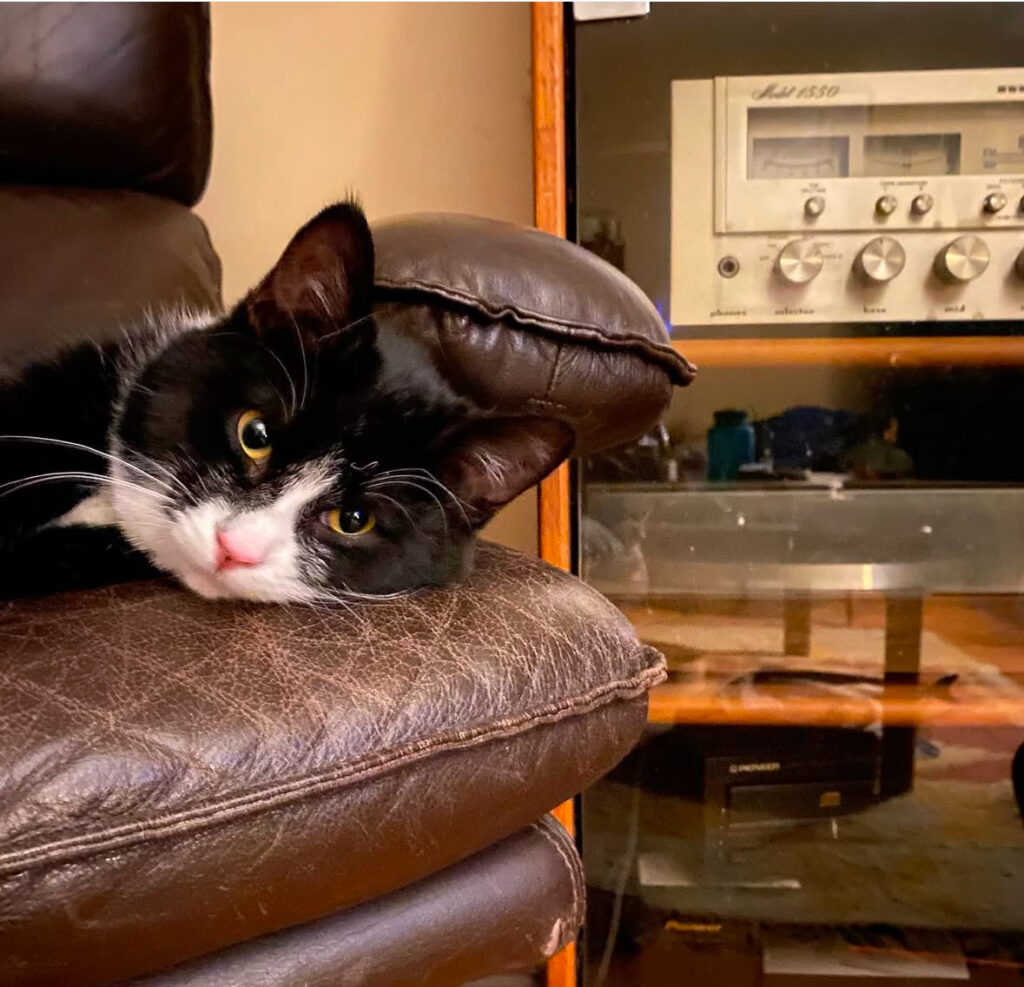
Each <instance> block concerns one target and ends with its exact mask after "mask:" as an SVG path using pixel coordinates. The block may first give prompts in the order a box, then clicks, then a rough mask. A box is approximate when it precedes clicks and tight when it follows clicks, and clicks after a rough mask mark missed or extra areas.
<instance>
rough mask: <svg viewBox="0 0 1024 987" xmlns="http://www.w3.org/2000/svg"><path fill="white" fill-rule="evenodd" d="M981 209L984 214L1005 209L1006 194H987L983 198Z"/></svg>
mask: <svg viewBox="0 0 1024 987" xmlns="http://www.w3.org/2000/svg"><path fill="white" fill-rule="evenodd" d="M981 208H982V209H984V210H985V212H999V210H1000V209H1005V208H1006V193H1005V192H989V194H988V195H986V196H985V201H984V202H982V204H981Z"/></svg>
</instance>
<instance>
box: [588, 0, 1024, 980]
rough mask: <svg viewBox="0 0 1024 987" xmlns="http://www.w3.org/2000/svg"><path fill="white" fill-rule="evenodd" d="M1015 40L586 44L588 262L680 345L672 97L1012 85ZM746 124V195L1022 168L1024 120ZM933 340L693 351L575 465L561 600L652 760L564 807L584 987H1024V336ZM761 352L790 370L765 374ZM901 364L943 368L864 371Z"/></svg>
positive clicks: (703, 8)
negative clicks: (957, 77)
mask: <svg viewBox="0 0 1024 987" xmlns="http://www.w3.org/2000/svg"><path fill="white" fill-rule="evenodd" d="M1008 9H1009V8H1008V7H1006V6H1005V5H986V4H971V5H969V4H934V5H927V4H926V5H925V6H924V7H919V8H915V13H916V14H917V16H916V17H915V21H914V25H915V26H914V32H913V33H914V42H913V44H906V45H904V44H895V45H887V44H882V43H881V42H880V41H879V39H885V38H890V39H891V38H900V37H907V33H906V32H907V20H906V8H905V7H901V6H900V5H898V4H877V5H864V4H817V5H814V4H810V5H807V4H804V5H793V6H792V9H790V8H788V7H786V6H785V5H782V7H779V6H778V5H775V6H773V5H767V4H748V5H743V6H742V9H740V8H736V7H735V5H726V4H660V5H659V4H653V5H652V10H651V14H650V15H649V16H648V17H644V18H634V19H631V20H629V21H608V22H603V23H598V24H587V25H580V26H579V27H578V28H577V32H576V40H577V44H576V51H575V61H574V69H575V79H576V86H577V89H576V105H575V111H576V122H577V127H576V135H577V147H576V169H577V175H578V186H577V188H576V190H575V191H576V193H577V200H576V201H577V203H578V207H579V217H580V225H579V238H580V239H581V240H582V241H583V242H584V243H585V245H587V246H588V247H590V248H591V249H593V250H594V252H595V253H598V254H600V256H602V257H604V258H605V259H606V260H608V261H609V262H610V263H612V264H614V265H615V266H617V267H619V268H621V269H622V270H624V271H625V273H626V274H627V275H629V276H630V277H631V278H633V280H634V281H636V282H637V283H638V284H639V285H640V286H641V288H642V289H643V290H644V291H645V292H646V293H647V294H648V295H649V296H650V298H651V299H652V301H653V302H654V303H655V305H657V306H658V307H659V309H660V310H661V311H662V312H663V313H666V314H667V313H668V311H669V306H668V300H669V298H670V284H671V278H670V272H671V265H670V231H671V222H670V217H671V210H672V199H671V175H672V170H671V169H672V142H671V140H670V132H671V131H670V121H671V85H672V82H673V81H674V80H680V79H693V80H711V79H714V78H716V77H718V78H721V77H730V76H750V75H756V76H765V77H769V76H771V77H778V78H785V77H786V75H787V74H789V75H808V74H813V73H821V74H823V75H825V74H828V73H833V72H860V71H870V72H884V71H900V70H930V69H936V68H943V67H944V66H948V67H949V68H957V69H967V68H982V67H990V68H1000V67H1005V66H1013V65H1019V64H1020V63H1021V52H1024V19H1022V18H1020V17H1016V18H1014V17H1010V16H1008V14H1007V11H1008ZM1001 78H1003V77H1002V76H1001ZM1015 81H1016V82H1018V83H1019V86H1013V85H1012V84H1013V83H1014V82H1015ZM1005 82H1006V89H1007V92H1011V91H1017V90H1018V89H1019V90H1020V91H1024V71H1013V70H1010V71H1008V72H1007V73H1006V74H1005ZM707 91H708V93H709V99H710V98H711V96H710V94H711V84H710V83H708V88H707ZM944 92H949V95H942V93H944ZM939 93H940V98H942V99H950V98H953V95H954V94H953V93H952V92H950V91H949V90H948V88H947V89H946V90H943V89H942V88H941V85H940V88H939ZM712 117H713V113H712V112H711V104H709V105H708V116H707V119H708V121H712ZM748 125H749V126H748V135H747V136H748V143H747V158H748V160H747V167H748V173H749V176H750V177H751V178H764V179H779V178H787V177H792V178H795V179H800V178H820V177H823V176H831V177H842V176H848V177H851V178H856V177H866V176H872V177H875V176H882V177H885V176H889V175H891V176H892V177H893V178H894V179H897V180H898V179H905V180H906V181H905V182H904V183H902V184H901V183H899V182H897V184H898V185H899V188H901V189H902V188H903V185H906V187H907V188H908V189H909V188H912V187H914V186H915V185H916V184H917V183H916V182H915V179H916V178H917V176H920V175H943V174H946V175H956V174H960V175H971V174H974V175H989V174H1004V173H1009V172H1013V173H1021V172H1022V171H1024V102H1017V103H1008V104H997V103H992V104H990V103H977V104H952V103H948V104H947V103H942V104H937V105H936V104H932V105H930V106H928V107H924V108H923V107H913V106H889V107H882V108H878V109H871V108H869V107H866V106H854V107H845V108H842V107H840V108H830V107H822V106H814V107H808V108H806V109H804V108H799V107H795V108H779V107H776V106H760V107H758V108H756V109H755V110H754V111H753V112H751V114H750V116H749V117H748ZM695 126H696V124H695ZM709 126H713V122H710V123H709ZM982 134H984V135H985V138H984V140H982V139H979V137H978V135H982ZM705 136H706V135H705ZM705 143H706V142H705ZM694 146H695V147H696V148H700V147H703V146H705V144H701V142H700V141H698V140H695V141H694ZM701 160H703V158H702V159H701ZM713 164H714V160H713V154H711V153H709V154H708V155H707V167H706V168H705V169H704V171H703V172H701V173H700V174H701V175H703V176H704V177H703V178H701V179H700V181H706V183H707V187H706V188H705V187H701V186H700V185H699V184H697V183H696V180H695V184H694V185H693V187H692V188H688V189H687V190H686V191H687V194H688V195H692V196H695V197H699V196H705V197H708V198H709V199H710V198H711V193H712V189H711V186H712V185H713V183H714V181H715V171H714V168H713V167H712V166H713ZM694 174H695V175H697V172H696V171H695V172H694ZM698 177H699V176H698ZM1004 183H1005V184H1004V185H1003V186H1002V187H1003V188H1004V190H1005V192H1006V194H1007V197H1008V198H1010V199H1011V201H1010V203H1008V205H1007V210H1016V198H1017V196H1018V195H1019V192H1016V191H1013V188H1012V187H1011V185H1010V183H1009V182H1007V181H1006V180H1005V179H1004ZM770 184H771V183H770V182H769V181H765V183H764V186H765V195H771V194H774V192H773V190H772V189H771V188H769V186H770ZM839 184H840V185H842V184H843V183H839ZM835 189H836V186H835V185H832V186H830V193H829V194H830V196H832V195H833V192H834V190H835ZM835 194H839V193H838V192H837V193H835ZM899 194H900V195H901V196H902V195H903V193H902V192H900V193H899ZM904 198H906V197H905V196H904ZM901 201H903V200H902V199H901ZM981 202H982V199H981V196H980V194H979V198H978V210H979V217H980V218H979V220H978V222H979V223H988V222H989V221H988V220H986V219H985V218H984V217H983V216H981V212H980V210H981ZM832 207H833V200H832V199H830V209H832ZM839 215H840V213H839V211H838V210H833V211H832V212H830V213H826V215H825V220H827V221H828V220H830V217H831V216H839ZM1007 215H1009V212H1007ZM1013 215H1014V216H1016V215H1017V212H1016V211H1013ZM869 223H870V228H871V229H872V230H873V229H875V228H876V227H877V228H878V229H879V230H883V229H884V224H885V223H886V219H885V218H884V216H874V215H872V216H871V217H870V219H869ZM711 228H712V227H711V225H710V221H709V225H708V229H709V231H710V230H711ZM825 229H826V232H827V230H828V229H830V228H825ZM687 235H688V236H689V237H691V238H696V237H698V236H700V235H702V234H701V232H700V230H698V229H688V230H687ZM709 235H710V233H709ZM869 235H874V234H872V233H869V232H866V233H865V239H867V237H868V236H869ZM986 235H987V234H986ZM782 239H783V237H782V235H781V234H780V242H781V240H782ZM825 239H827V238H825ZM950 239H952V234H951V236H950ZM1022 245H1024V240H1022ZM686 246H687V244H685V243H684V244H683V247H684V248H685V247H686ZM1011 267H1012V263H1011V264H1008V265H1006V269H1005V270H1004V271H1003V273H1002V274H999V277H1000V278H1012V277H1014V276H1015V275H1012V274H1011V273H1010V268H1011ZM692 276H693V278H694V279H696V278H698V277H699V276H700V271H699V270H694V271H693V273H692ZM786 290H790V289H788V288H787V289H786ZM800 290H801V289H800V288H797V287H794V288H792V292H793V293H794V294H793V297H794V298H795V299H799V297H800V296H799V294H797V292H799V291H800ZM887 290H888V289H887V288H885V287H881V288H879V289H878V291H879V297H884V293H885V292H886V291H887ZM950 290H951V291H954V292H955V291H957V290H959V289H957V288H951V289H950ZM794 304H795V303H794ZM942 314H943V313H942V310H941V309H937V310H936V312H935V315H936V318H935V319H934V320H932V321H929V322H925V323H919V324H913V323H907V322H903V323H900V322H891V323H876V324H872V325H855V324H845V325H840V324H814V325H809V324H808V325H804V324H796V323H792V324H786V323H785V321H784V319H778V320H777V321H776V322H775V323H773V324H764V325H745V324H744V325H722V326H717V325H716V326H713V327H707V328H706V329H704V330H702V332H703V333H704V335H705V338H704V340H703V341H702V350H703V353H702V356H701V358H700V359H698V360H697V362H698V363H702V364H704V365H703V366H702V367H701V369H700V372H699V374H698V377H697V380H696V381H695V383H694V384H693V385H692V386H691V387H690V388H687V389H686V390H683V391H679V392H678V393H677V394H676V396H675V398H674V400H673V402H672V405H671V407H670V408H669V409H668V411H667V412H666V414H665V415H664V417H663V420H662V421H661V423H660V424H659V425H658V426H657V427H656V428H654V429H653V430H652V431H651V433H650V434H649V435H647V436H645V437H644V438H643V439H641V440H640V441H638V442H635V443H632V444H630V445H629V446H627V447H624V448H620V449H614V450H610V451H607V452H604V453H601V454H600V455H595V456H592V457H590V458H589V459H587V460H586V461H584V462H582V463H581V464H580V469H579V471H578V475H579V479H580V482H579V507H580V526H579V532H578V533H579V539H578V542H579V547H580V559H579V562H580V571H581V573H582V575H583V576H584V578H586V579H587V580H589V581H590V582H591V583H592V584H593V585H594V586H595V587H596V588H598V589H599V590H600V591H602V592H604V593H605V594H607V595H608V596H609V597H610V598H611V599H612V600H613V601H614V602H615V603H616V604H617V605H618V606H619V607H620V609H621V610H622V611H623V613H625V614H626V616H627V617H628V618H629V619H630V620H631V621H632V623H633V625H634V626H635V628H636V630H637V632H638V634H639V636H640V637H641V638H642V639H643V640H644V641H647V642H648V643H650V644H651V645H653V646H654V647H656V648H657V649H658V650H659V651H661V652H662V653H663V654H664V655H665V657H666V663H667V679H666V681H665V682H664V683H663V684H662V685H659V686H658V687H656V689H655V690H654V692H653V693H652V696H651V703H650V711H649V716H648V726H647V731H646V734H645V736H644V737H643V739H642V741H641V743H640V744H639V746H638V747H637V748H636V749H635V750H634V751H633V753H631V754H630V755H629V757H627V758H626V760H625V761H624V762H623V763H622V764H620V765H618V766H617V767H616V768H615V769H614V770H613V771H612V772H610V773H609V774H608V776H607V777H605V778H604V779H602V780H601V781H599V782H598V783H597V784H595V785H594V786H593V787H591V788H590V789H589V790H588V791H587V792H585V793H584V795H583V799H582V817H581V833H582V847H583V856H584V864H585V869H586V874H587V882H588V917H587V926H586V930H585V937H584V941H583V943H582V944H581V950H580V955H581V965H582V970H581V976H582V980H581V982H582V984H584V985H586V987H619V985H623V987H624V985H631V987H632V985H643V987H670V985H671V987H676V985H679V984H696V985H705V984H707V985H723V987H748V985H749V987H754V985H758V987H853V985H854V984H857V985H860V987H895V985H897V984H908V983H910V984H915V985H919V987H940V985H941V984H946V983H950V982H952V981H958V982H960V983H970V984H972V985H975V987H978V985H984V987H1011V985H1014V987H1021V984H1022V983H1024V825H1022V818H1021V806H1022V803H1024V438H1022V436H1024V369H1022V367H1021V365H1020V364H1019V363H1016V364H1015V363H1014V359H1015V358H1014V357H1013V355H1012V354H1013V353H1014V352H1017V350H1016V349H1015V345H1011V344H1017V343H1019V340H1017V339H1015V338H1014V337H1017V336H1020V335H1021V333H1022V332H1024V324H1022V323H1021V322H1019V321H1016V322H1014V321H1002V322H987V323H984V324H981V323H960V324H958V325H957V324H953V323H944V322H943V321H942V319H941V316H942ZM674 332H675V334H676V336H677V337H678V338H679V340H680V343H679V346H680V348H681V349H682V350H683V352H686V351H687V346H686V342H685V340H686V338H687V337H688V336H692V335H693V331H692V330H688V329H686V328H685V327H677V328H676V329H675V330H674ZM951 335H960V336H962V337H967V336H972V337H973V336H978V337H979V338H978V339H977V340H976V341H977V342H978V344H979V346H980V347H981V349H979V350H971V351H970V352H967V350H968V343H969V342H974V341H975V340H973V339H972V340H968V339H966V338H961V339H959V340H957V341H956V343H957V344H958V345H959V346H960V347H962V348H957V347H956V346H953V345H952V344H950V345H949V346H948V347H944V346H943V341H942V337H946V336H951ZM798 336H805V337H809V338H808V339H806V340H804V341H801V342H806V343H807V345H806V347H804V348H802V349H801V348H799V347H796V346H789V345H788V344H791V343H793V342H794V337H798ZM730 337H731V338H730ZM748 337H752V338H759V340H760V342H759V345H758V346H756V347H753V346H752V347H750V350H749V351H746V350H744V347H743V340H744V339H745V338H748ZM779 337H781V338H782V339H783V340H784V342H785V344H787V345H785V346H783V345H782V344H780V346H779V349H780V350H781V349H785V352H786V353H788V354H797V356H795V357H794V361H795V362H794V363H793V365H783V366H761V365H758V363H757V359H758V357H757V355H756V354H761V358H763V359H767V360H772V358H773V354H772V352H771V346H772V345H774V344H769V345H767V346H766V344H765V341H766V340H768V339H769V338H779ZM787 337H789V338H787ZM854 337H856V339H854ZM900 337H913V338H914V339H915V340H917V341H918V342H919V343H921V345H922V346H923V347H926V346H927V342H928V341H929V340H934V342H935V346H936V348H937V350H936V351H937V352H941V353H942V354H943V356H945V354H946V353H954V352H955V353H960V354H962V356H961V359H962V362H959V363H958V362H948V361H947V362H944V361H940V360H938V359H936V357H935V355H934V352H936V351H928V352H927V353H926V356H925V358H923V359H922V360H921V361H920V362H921V363H923V364H927V365H924V366H920V367H906V366H903V367H901V365H900V358H899V356H898V355H897V356H893V357H891V358H880V357H879V354H880V353H882V354H885V353H889V352H890V351H889V350H886V349H885V347H886V346H888V345H889V343H890V341H896V342H900V343H902V342H903V340H902V339H900ZM833 341H834V342H837V343H842V344H848V343H851V342H856V343H857V345H856V346H850V347H843V348H842V352H843V353H850V354H852V356H851V362H849V363H842V362H840V361H839V360H837V359H836V358H835V354H834V351H833V352H830V351H829V345H830V344H831V343H832V342H833ZM1003 342H1005V343H1006V344H1007V345H1006V347H1005V348H1004V347H1003V345H1002V343H1003ZM719 343H721V344H722V345H721V347H720V348H719V349H718V350H716V346H717V345H718V344H719ZM726 344H728V346H727V345H726ZM861 344H863V345H861ZM875 344H877V348H873V347H874V346H875ZM716 352H717V353H718V354H719V355H720V357H721V358H720V359H719V360H718V361H717V365H716V359H715V358H714V355H715V354H716ZM891 352H892V353H894V354H899V353H904V352H908V353H909V352H910V351H909V350H906V351H905V350H903V349H900V348H899V347H898V346H895V344H894V348H893V349H892V351H891ZM737 353H739V354H740V357H737V355H736V354H737ZM808 354H811V356H808ZM775 355H776V356H777V355H778V354H777V353H776V354H775ZM818 355H820V359H819V358H818ZM740 358H742V359H744V360H746V361H747V363H746V364H743V363H739V362H738V360H739V359H740ZM910 358H913V357H912V356H911V357H910ZM774 362H777V363H783V362H784V361H782V360H779V359H776V360H775V361H774ZM797 364H799V365H797Z"/></svg>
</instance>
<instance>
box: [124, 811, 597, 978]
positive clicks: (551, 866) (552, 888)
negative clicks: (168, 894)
mask: <svg viewBox="0 0 1024 987" xmlns="http://www.w3.org/2000/svg"><path fill="white" fill-rule="evenodd" d="M583 904H584V883H583V868H582V865H581V864H580V861H579V857H578V856H577V854H576V849H575V847H574V846H573V845H572V841H571V840H570V839H569V837H568V836H567V835H566V832H565V830H563V829H562V827H561V826H559V825H558V823H557V822H555V821H554V820H552V819H551V818H550V817H546V818H545V819H542V820H541V821H540V822H538V823H534V824H533V825H532V826H531V827H529V829H526V830H523V831H521V832H519V833H517V834H516V835H515V836H511V837H509V838H508V839H506V840H503V841H502V842H500V843H498V844H496V845H495V846H492V847H490V848H488V849H486V850H482V851H481V852H480V853H478V854H475V855H474V856H472V857H470V858H469V859H468V860H464V861H462V862H461V863H459V864H456V865H454V866H453V867H449V868H447V869H446V870H443V871H441V872H440V873H439V874H435V875H433V876H432V877H428V878H424V879H423V880H422V881H418V882H416V883H415V884H412V885H410V886H409V887H406V888H402V889H400V890H398V891H393V892H392V893H391V894H389V895H385V896H383V897H381V898H378V899H376V900H375V901H372V902H368V903H366V904H365V905H360V906H358V907H356V908H351V909H348V910H346V911H343V912H340V913H337V914H334V915H330V916H328V917H327V918H324V919H320V920H319V921H316V922H310V923H307V924H306V925H301V926H298V927H296V928H292V929H288V930H285V931H284V932H279V933H273V934H270V935H267V936H263V937H261V938H259V939H255V940H252V941H250V942H248V943H243V944H241V945H239V946H235V947H232V948H230V949H226V950H221V951H219V952H217V953H214V954H212V955H210V956H207V957H204V958H203V959H201V960H197V961H196V962H194V963H189V964H187V965H185V966H182V967H179V968H177V969H175V970H172V971H169V972H167V973H165V974H158V975H157V976H155V977H145V978H142V979H141V980H135V981H132V987H407V985H410V984H417V985H420V987H457V985H460V984H465V983H467V982H468V981H470V980H475V979H476V978H478V977H484V976H490V975H493V974H499V973H507V972H513V971H518V970H528V969H530V968H531V967H534V966H536V965H538V964H540V963H542V962H543V961H544V960H546V959H547V958H548V957H549V956H551V954H552V953H554V952H555V951H556V950H557V949H560V948H561V947H562V946H564V945H565V944H566V943H567V942H569V941H570V940H571V939H572V938H573V937H574V936H575V934H576V931H577V929H578V928H579V926H580V924H581V923H582V921H583Z"/></svg>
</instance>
